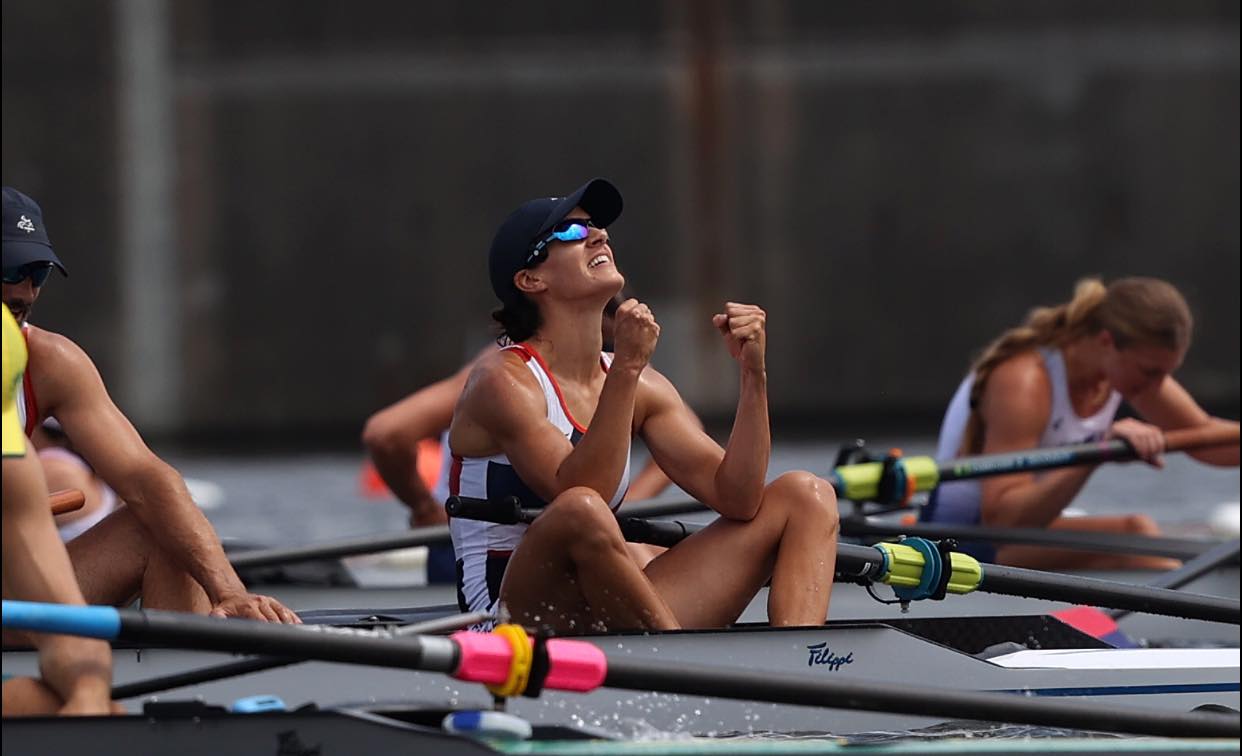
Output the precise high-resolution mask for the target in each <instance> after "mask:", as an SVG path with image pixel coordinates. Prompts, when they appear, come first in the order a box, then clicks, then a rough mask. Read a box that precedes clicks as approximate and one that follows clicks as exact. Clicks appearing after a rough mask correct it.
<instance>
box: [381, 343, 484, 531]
mask: <svg viewBox="0 0 1242 756" xmlns="http://www.w3.org/2000/svg"><path fill="white" fill-rule="evenodd" d="M495 351H496V349H495V347H487V348H486V349H484V350H483V351H481V352H479V354H478V356H476V357H475V358H474V359H473V360H471V362H470V363H469V364H467V365H466V366H465V367H463V368H462V369H461V370H458V371H457V372H456V373H454V374H453V375H451V376H449V377H448V378H445V379H444V380H441V381H437V382H436V383H433V384H431V385H430V386H426V387H424V388H422V389H419V390H418V391H416V392H414V393H413V394H411V395H409V396H407V397H406V398H404V399H402V400H401V401H399V402H397V403H396V404H393V405H391V406H389V407H385V408H384V409H382V410H380V411H379V412H377V413H375V414H374V415H372V416H371V418H370V419H369V420H367V424H366V428H365V429H364V430H363V432H362V441H363V443H364V444H365V445H366V447H367V451H368V452H369V453H370V455H371V461H372V462H374V463H375V469H376V470H377V471H378V472H379V474H380V477H381V478H383V480H384V482H385V483H386V484H388V488H389V489H391V490H392V492H393V493H394V494H396V496H397V498H398V499H400V500H401V501H402V502H403V503H404V504H405V505H406V506H407V507H409V508H410V510H411V511H412V512H413V513H414V515H415V516H416V517H417V518H418V519H419V520H420V524H434V523H435V522H442V521H443V520H444V510H443V502H439V501H435V499H434V498H433V497H432V495H431V492H430V491H429V490H427V485H426V484H425V483H424V482H423V479H422V476H421V475H419V473H418V442H419V441H421V440H423V439H424V438H430V437H433V436H436V435H439V434H440V433H443V432H444V430H445V429H447V428H448V427H449V423H450V422H452V420H453V406H454V405H455V404H456V403H457V399H458V397H460V396H461V392H462V390H463V389H464V388H465V386H466V378H467V376H469V375H470V370H471V369H472V368H473V367H474V365H475V363H476V362H477V361H478V360H479V359H480V358H481V357H483V356H484V355H486V354H491V353H493V352H495Z"/></svg>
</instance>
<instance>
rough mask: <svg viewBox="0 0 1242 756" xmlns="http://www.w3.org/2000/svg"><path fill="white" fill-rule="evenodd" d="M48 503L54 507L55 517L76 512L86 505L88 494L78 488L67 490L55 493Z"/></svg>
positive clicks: (51, 495)
mask: <svg viewBox="0 0 1242 756" xmlns="http://www.w3.org/2000/svg"><path fill="white" fill-rule="evenodd" d="M47 503H48V504H49V505H50V506H51V507H52V514H54V515H61V514H65V513H66V512H76V511H77V510H79V509H81V508H82V507H83V505H85V504H86V494H84V493H82V492H81V491H79V490H78V489H76V488H66V489H64V490H63V491H53V492H52V493H51V494H50V495H48V497H47Z"/></svg>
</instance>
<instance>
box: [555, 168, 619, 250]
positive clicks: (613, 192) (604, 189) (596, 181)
mask: <svg viewBox="0 0 1242 756" xmlns="http://www.w3.org/2000/svg"><path fill="white" fill-rule="evenodd" d="M575 207H580V208H582V209H583V210H585V211H586V212H587V214H588V215H590V216H591V220H592V221H594V222H595V225H596V226H598V227H599V228H607V227H608V226H611V225H612V223H613V221H615V220H616V219H617V218H619V217H621V209H622V208H623V207H624V202H623V201H622V200H621V192H620V191H618V190H617V187H615V186H613V184H612V182H611V181H609V180H608V179H603V178H593V179H591V180H590V181H588V182H586V183H585V184H583V185H582V186H580V187H578V189H577V190H576V191H574V192H573V193H572V194H568V195H566V196H565V197H563V198H561V200H560V201H559V202H557V203H556V204H555V205H553V207H552V211H551V212H550V213H548V217H547V218H546V219H544V222H543V226H542V227H541V228H540V229H539V235H540V236H542V235H543V234H546V233H548V231H551V230H552V227H553V226H555V225H556V224H557V223H560V222H561V221H562V220H564V219H565V216H567V215H569V213H570V211H572V210H573V209H574V208H575Z"/></svg>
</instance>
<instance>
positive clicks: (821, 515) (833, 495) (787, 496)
mask: <svg viewBox="0 0 1242 756" xmlns="http://www.w3.org/2000/svg"><path fill="white" fill-rule="evenodd" d="M768 494H769V496H765V497H764V504H765V506H766V505H767V500H768V499H769V498H771V499H772V500H773V501H774V502H780V503H781V504H782V505H783V506H786V507H788V508H789V511H790V513H791V514H797V515H799V516H807V517H814V518H816V519H823V520H826V521H827V522H828V524H830V525H831V527H833V528H834V529H835V528H837V527H838V526H839V523H840V514H839V512H838V510H837V491H836V489H835V488H833V487H832V484H831V483H829V482H828V481H826V480H824V479H823V478H821V477H819V476H818V475H815V474H813V473H809V472H807V471H805V470H794V471H792V472H787V473H785V474H783V475H781V476H780V477H778V478H777V479H776V480H774V481H772V482H771V483H769V484H768Z"/></svg>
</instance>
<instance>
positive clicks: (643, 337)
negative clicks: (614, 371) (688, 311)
mask: <svg viewBox="0 0 1242 756" xmlns="http://www.w3.org/2000/svg"><path fill="white" fill-rule="evenodd" d="M659 340H660V324H659V323H657V322H656V320H655V316H654V315H652V314H651V308H649V307H647V305H645V304H643V303H642V302H639V301H638V300H637V299H627V300H625V301H624V302H622V303H621V306H620V307H618V308H617V314H616V317H615V319H614V325H613V336H612V343H613V364H615V365H621V366H625V367H630V368H635V369H637V370H642V369H643V368H645V367H646V366H647V363H648V362H650V361H651V353H652V352H654V351H655V346H656V342H657V341H659Z"/></svg>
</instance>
